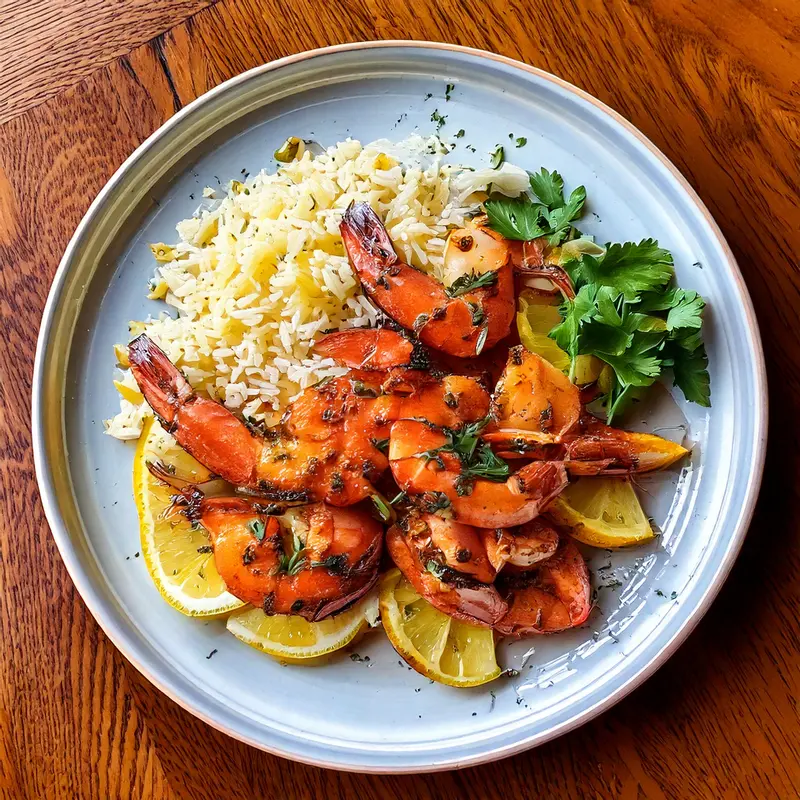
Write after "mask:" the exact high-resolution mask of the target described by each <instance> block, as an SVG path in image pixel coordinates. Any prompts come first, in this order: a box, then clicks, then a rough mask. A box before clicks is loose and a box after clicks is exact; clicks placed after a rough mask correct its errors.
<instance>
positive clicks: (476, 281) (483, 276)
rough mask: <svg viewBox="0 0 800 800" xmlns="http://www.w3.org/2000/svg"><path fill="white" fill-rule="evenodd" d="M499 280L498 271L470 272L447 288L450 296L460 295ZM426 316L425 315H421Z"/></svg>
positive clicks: (446, 290)
mask: <svg viewBox="0 0 800 800" xmlns="http://www.w3.org/2000/svg"><path fill="white" fill-rule="evenodd" d="M496 282H497V273H496V272H492V271H491V270H490V271H489V272H481V273H477V272H468V273H467V274H466V275H462V276H461V277H460V278H456V279H455V280H454V281H453V282H452V283H451V284H450V286H448V287H447V288H446V289H445V292H446V293H447V295H448V296H449V297H460V296H461V295H462V294H467V292H474V291H475V290H476V289H484V288H486V287H487V286H492V285H493V284H495V283H496ZM420 316H424V315H420Z"/></svg>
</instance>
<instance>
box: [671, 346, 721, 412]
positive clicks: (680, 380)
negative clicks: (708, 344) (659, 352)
mask: <svg viewBox="0 0 800 800" xmlns="http://www.w3.org/2000/svg"><path fill="white" fill-rule="evenodd" d="M671 355H672V357H673V364H672V375H673V377H674V380H675V386H677V387H678V388H679V389H680V390H681V391H682V392H683V395H684V397H685V398H686V399H687V400H689V401H690V402H692V403H697V404H698V405H701V406H704V407H705V408H708V407H709V406H710V405H711V380H710V378H709V375H708V356H707V355H706V350H705V348H704V347H703V346H702V344H701V345H699V346H698V347H697V348H696V349H695V350H694V351H693V352H689V351H687V350H685V349H684V348H682V347H676V348H673V349H672V350H671Z"/></svg>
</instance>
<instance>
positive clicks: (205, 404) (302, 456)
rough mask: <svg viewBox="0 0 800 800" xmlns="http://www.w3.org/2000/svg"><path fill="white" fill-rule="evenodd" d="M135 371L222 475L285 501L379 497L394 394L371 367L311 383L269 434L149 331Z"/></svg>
mask: <svg viewBox="0 0 800 800" xmlns="http://www.w3.org/2000/svg"><path fill="white" fill-rule="evenodd" d="M128 352H129V358H130V363H131V369H132V371H133V375H134V377H135V378H136V382H137V383H138V384H139V387H140V389H141V390H142V393H143V394H144V397H145V399H146V400H147V402H148V403H149V404H150V406H151V407H152V409H153V411H154V412H155V413H156V415H157V416H158V417H159V419H160V420H161V422H162V424H163V425H164V427H165V428H166V429H167V430H168V431H169V432H170V433H172V434H173V435H174V436H175V438H176V440H177V441H178V444H180V445H181V447H183V448H184V449H185V450H186V451H188V452H189V453H190V454H191V455H193V456H194V457H195V458H196V459H197V460H198V461H199V462H200V463H201V464H203V465H205V466H206V467H207V468H208V469H209V470H211V471H212V472H213V473H214V474H216V475H218V476H220V477H221V478H224V479H225V480H226V481H229V482H230V483H232V484H234V485H235V486H241V487H247V488H249V489H251V490H253V491H255V492H257V493H259V494H261V495H262V496H264V497H266V498H268V499H271V500H277V501H287V502H301V503H304V502H311V501H318V500H325V501H327V502H330V503H331V504H333V505H337V506H346V505H351V504H352V503H356V502H358V501H359V500H363V499H364V498H366V497H369V496H371V495H373V494H374V493H375V492H374V489H373V488H372V483H373V482H374V481H375V480H377V479H378V478H379V477H380V475H381V474H382V473H383V471H384V470H385V469H386V467H387V466H388V461H387V460H386V456H385V455H384V454H383V453H382V452H381V451H380V450H379V449H378V447H377V446H376V445H377V443H378V442H380V440H383V439H386V437H387V436H388V433H389V427H388V421H389V419H390V414H389V409H390V408H391V403H392V401H393V398H391V397H389V396H385V397H378V395H379V393H380V385H379V382H374V381H373V382H371V379H370V377H369V375H370V373H365V372H364V373H357V374H354V375H350V376H344V377H342V378H334V379H332V380H330V381H328V382H323V384H320V385H318V386H316V387H313V388H310V389H306V390H305V391H304V392H303V393H302V395H301V396H300V397H299V398H298V399H297V400H296V401H295V402H294V403H293V404H292V405H291V407H290V408H289V410H288V411H287V413H286V415H285V416H284V419H283V421H282V423H281V425H280V426H279V427H277V428H272V429H269V430H268V431H266V432H265V433H264V434H262V433H260V432H259V431H257V430H255V429H253V428H252V427H250V426H247V425H245V423H243V422H242V421H241V420H240V419H239V418H238V417H236V416H234V415H233V414H232V413H231V412H230V411H228V409H226V408H225V407H224V406H222V405H221V404H219V403H216V402H214V401H213V400H209V399H208V398H205V397H201V396H200V395H197V394H196V393H195V392H194V391H193V390H192V388H191V386H190V385H189V383H188V381H187V380H186V378H185V377H184V376H183V375H182V374H181V373H180V372H179V371H178V369H177V368H176V367H175V366H174V365H173V364H172V363H171V362H170V361H169V359H168V358H167V357H166V355H165V354H164V353H163V352H162V351H161V350H160V349H159V348H158V347H157V346H156V345H155V344H154V343H153V342H152V341H150V339H148V338H147V337H146V336H145V335H142V336H139V337H138V338H137V339H134V341H133V342H131V344H130V346H129V348H128Z"/></svg>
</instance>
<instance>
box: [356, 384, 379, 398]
mask: <svg viewBox="0 0 800 800" xmlns="http://www.w3.org/2000/svg"><path fill="white" fill-rule="evenodd" d="M353 394H354V395H355V396H356V397H377V396H378V390H377V389H373V388H372V387H370V386H367V385H366V384H365V383H364V382H363V381H353Z"/></svg>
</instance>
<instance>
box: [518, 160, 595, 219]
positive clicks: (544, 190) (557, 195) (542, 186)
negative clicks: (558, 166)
mask: <svg viewBox="0 0 800 800" xmlns="http://www.w3.org/2000/svg"><path fill="white" fill-rule="evenodd" d="M531 191H532V192H533V193H534V194H535V195H536V196H537V197H538V198H539V200H540V201H541V202H542V203H543V204H544V205H546V206H547V207H548V208H549V209H551V210H552V209H554V208H561V206H563V205H564V179H563V178H562V177H561V175H559V174H558V173H557V172H556V171H555V170H553V171H552V172H548V171H547V170H546V169H545V168H544V167H542V168H541V170H540V171H539V172H534V173H532V174H531ZM584 196H585V193H584Z"/></svg>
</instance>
